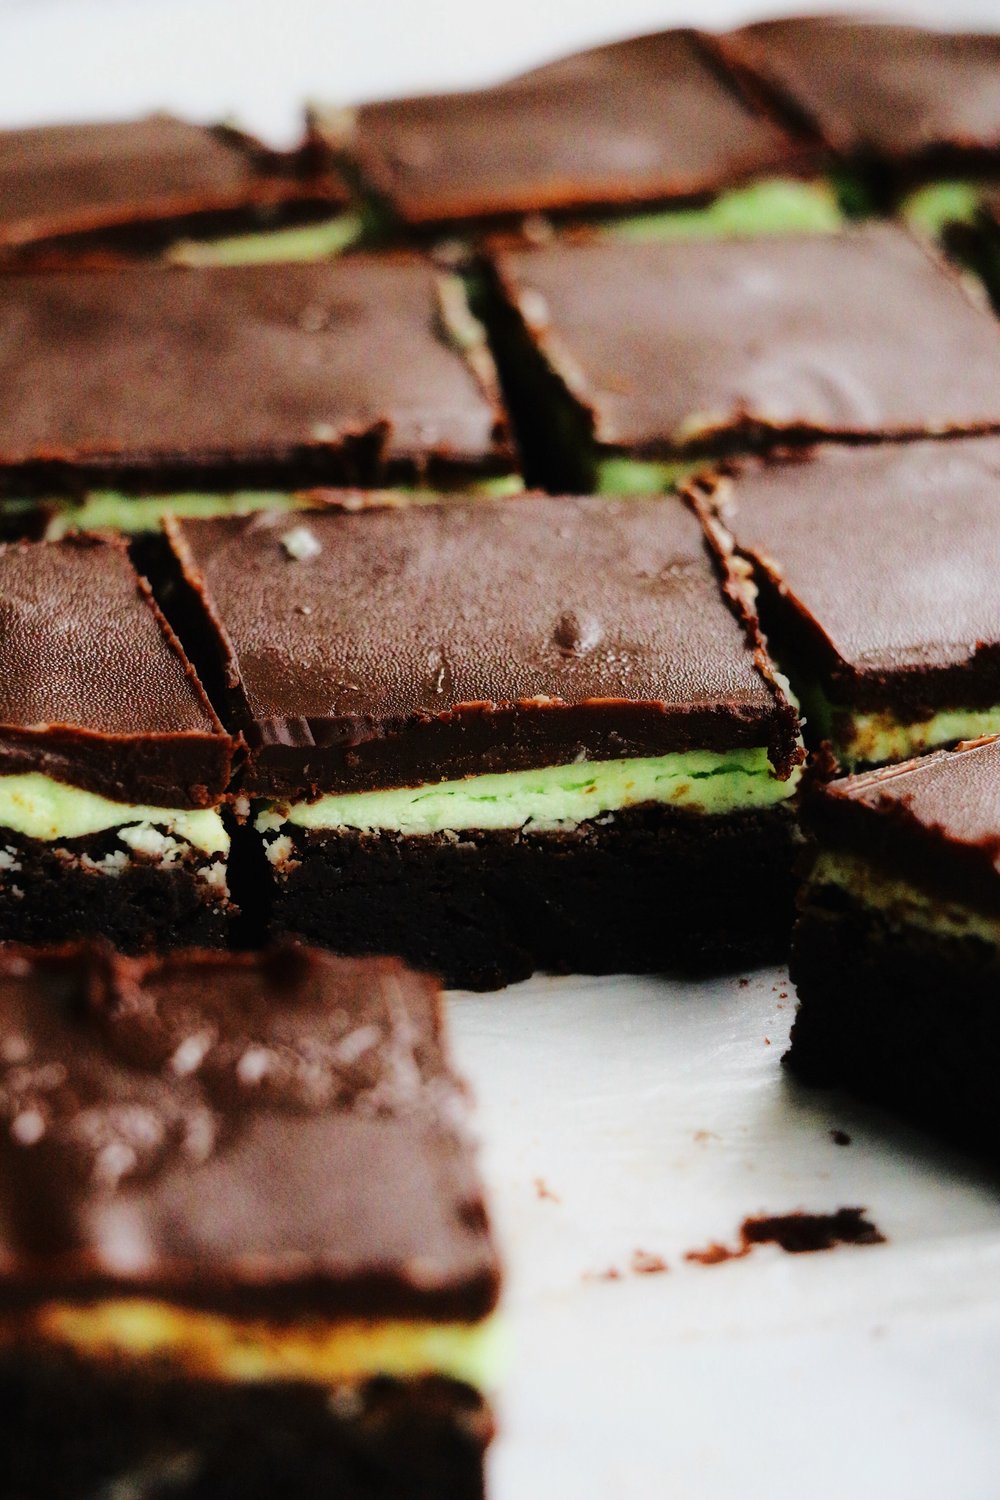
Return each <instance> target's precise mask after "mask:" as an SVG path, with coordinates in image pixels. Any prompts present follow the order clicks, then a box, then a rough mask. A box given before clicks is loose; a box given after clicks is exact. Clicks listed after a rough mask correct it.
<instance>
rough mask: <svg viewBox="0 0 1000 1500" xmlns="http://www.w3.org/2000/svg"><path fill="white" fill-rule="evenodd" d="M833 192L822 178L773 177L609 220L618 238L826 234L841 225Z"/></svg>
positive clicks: (611, 231) (700, 237)
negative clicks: (689, 203) (692, 203)
mask: <svg viewBox="0 0 1000 1500" xmlns="http://www.w3.org/2000/svg"><path fill="white" fill-rule="evenodd" d="M843 224H844V218H843V215H842V213H841V211H840V209H839V207H838V205H837V198H836V195H835V193H834V191H833V189H832V188H831V186H830V185H829V183H827V182H825V181H818V182H798V181H795V180H794V179H790V178H783V177H777V178H772V179H770V180H768V181H764V182H754V183H751V184H750V186H749V187H742V188H733V189H731V190H730V191H729V192H727V193H722V194H720V196H719V197H718V198H715V199H713V200H712V202H711V203H705V204H702V205H700V206H699V207H696V208H675V209H671V208H665V209H659V210H657V211H656V212H655V213H649V214H636V215H634V216H630V217H629V218H625V219H616V220H613V221H612V222H611V223H610V224H609V225H608V226H607V231H606V232H607V233H608V234H611V235H614V236H615V237H620V238H623V239H711V238H716V237H719V238H724V237H726V236H729V235H743V234H829V233H832V232H834V231H836V230H838V229H842V228H843Z"/></svg>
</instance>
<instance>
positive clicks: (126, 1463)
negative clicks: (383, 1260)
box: [0, 1336, 493, 1500]
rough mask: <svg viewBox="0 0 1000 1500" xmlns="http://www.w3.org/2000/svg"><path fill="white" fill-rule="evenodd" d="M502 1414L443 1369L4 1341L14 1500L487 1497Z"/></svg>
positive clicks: (1, 1412) (3, 1418)
mask: <svg viewBox="0 0 1000 1500" xmlns="http://www.w3.org/2000/svg"><path fill="white" fill-rule="evenodd" d="M492 1429H493V1423H492V1419H491V1417H490V1414H489V1411H488V1409H487V1407H486V1404H485V1402H484V1401H483V1399H482V1398H481V1397H480V1396H478V1395H477V1394H476V1393H475V1392H474V1391H472V1390H471V1389H470V1388H469V1387H468V1386H464V1385H459V1384H458V1383H457V1382H455V1381H450V1380H443V1379H438V1378H433V1377H430V1378H425V1379H421V1380H406V1381H391V1380H371V1381H367V1382H364V1383H362V1384H360V1385H349V1386H342V1387H334V1388H333V1389H332V1390H328V1389H326V1388H324V1387H323V1386H322V1385H310V1384H307V1383H304V1382H301V1383H296V1382H295V1381H291V1380H288V1381H277V1380H269V1381H229V1382H227V1381H212V1380H200V1381H191V1380H185V1379H184V1378H183V1377H179V1376H177V1375H176V1374H169V1373H166V1372H164V1371H162V1370H158V1369H157V1368H156V1367H155V1365H154V1366H153V1367H152V1368H150V1367H145V1368H142V1367H139V1368H137V1367H136V1365H135V1364H133V1363H126V1362H124V1361H121V1362H112V1361H110V1360H105V1361H102V1364H101V1365H100V1366H97V1367H95V1365H94V1363H93V1362H88V1361H86V1360H80V1359H74V1358H73V1357H72V1356H70V1355H67V1354H66V1353H65V1352H64V1351H61V1350H59V1349H56V1348H52V1347H48V1346H46V1345H45V1344H44V1343H43V1342H42V1341H41V1340H39V1339H38V1337H37V1336H36V1337H34V1338H28V1339H26V1341H25V1344H24V1345H15V1346H13V1347H11V1348H8V1349H0V1447H2V1449H3V1451H4V1453H5V1454H6V1471H5V1480H4V1482H5V1484H6V1485H7V1492H8V1494H9V1495H10V1496H11V1497H12V1500H14V1497H16V1500H97V1497H99V1496H106V1495H112V1494H115V1495H118V1494H121V1495H126V1494H127V1495H135V1496H137V1497H138V1496H141V1497H142V1500H272V1497H273V1496H275V1495H281V1496H282V1500H318V1497H320V1496H328V1497H330V1500H445V1497H447V1500H483V1493H484V1491H483V1477H482V1465H483V1453H484V1450H485V1448H486V1445H487V1444H488V1442H489V1440H490V1437H491V1435H492Z"/></svg>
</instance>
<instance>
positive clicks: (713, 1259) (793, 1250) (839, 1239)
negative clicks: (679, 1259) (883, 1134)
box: [684, 1131, 885, 1266]
mask: <svg viewBox="0 0 1000 1500" xmlns="http://www.w3.org/2000/svg"><path fill="white" fill-rule="evenodd" d="M840 1133H841V1134H843V1132H842V1131H841V1132H840ZM847 1140H848V1141H849V1140H850V1137H848V1138H847ZM845 1144H846V1142H845ZM864 1214H865V1211H864V1209H863V1208H838V1209H837V1210H836V1212H835V1213H832V1214H807V1213H802V1212H801V1211H799V1212H796V1213H791V1214H775V1215H761V1216H760V1217H758V1218H750V1219H744V1220H743V1223H742V1224H741V1225H740V1243H739V1246H738V1247H736V1248H730V1247H729V1246H727V1245H720V1244H719V1243H718V1242H717V1241H713V1242H712V1243H711V1244H709V1245H706V1246H705V1248H704V1249H703V1250H688V1251H686V1252H685V1255H684V1259H685V1260H689V1261H694V1262H695V1263H696V1264H697V1265H700V1266H717V1265H720V1264H721V1263H722V1262H723V1261H727V1260H742V1259H743V1257H744V1256H745V1255H749V1254H750V1251H751V1250H752V1249H753V1248H754V1246H755V1245H777V1246H778V1248H779V1249H780V1250H784V1251H786V1252H787V1254H789V1255H804V1254H807V1253H809V1252H811V1251H814V1250H832V1249H833V1248H834V1247H835V1246H836V1245H884V1244H885V1235H884V1234H882V1233H881V1231H880V1230H879V1229H878V1228H877V1227H876V1225H874V1224H873V1223H872V1222H871V1220H870V1219H866V1218H865V1216H864Z"/></svg>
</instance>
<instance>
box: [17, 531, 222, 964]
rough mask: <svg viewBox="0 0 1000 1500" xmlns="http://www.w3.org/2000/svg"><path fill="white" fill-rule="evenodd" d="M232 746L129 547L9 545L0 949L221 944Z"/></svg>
mask: <svg viewBox="0 0 1000 1500" xmlns="http://www.w3.org/2000/svg"><path fill="white" fill-rule="evenodd" d="M232 749H233V745H232V741H231V739H230V737H229V735H228V734H226V733H225V731H224V730H223V728H222V726H221V724H220V723H219V720H218V719H217V718H216V716H215V714H214V713H213V711H212V709H211V707H210V705H209V702H208V699H207V698H206V697H205V694H204V692H203V691H202V688H201V684H200V683H199V681H198V679H197V677H196V675H195V673H194V670H193V668H192V667H191V665H190V663H189V662H188V660H187V658H186V657H185V655H184V653H183V651H182V650H181V648H180V646H179V645H178V643H177V640H176V639H175V637H174V636H173V634H172V633H171V631H170V630H169V628H168V627H167V625H166V623H165V621H164V620H163V617H162V616H161V614H160V612H159V610H158V609H157V607H156V605H155V604H154V603H153V600H152V597H151V595H150V592H149V588H148V585H147V584H146V583H145V580H143V579H141V578H140V577H138V576H137V574H136V573H135V572H134V571H133V569H132V566H131V564H130V562H129V560H128V555H127V553H126V552H125V550H124V547H123V546H121V545H120V544H116V543H113V542H100V541H96V540H93V539H90V540H83V539H80V540H76V541H66V542H62V543H51V544H49V543H18V544H8V545H6V546H3V547H0V941H7V940H11V939H16V940H20V941H24V942H56V941H63V940H65V939H68V938H72V937H77V936H85V937H86V936H94V935H96V934H103V935H104V936H106V937H108V938H110V939H112V941H113V942H114V943H115V944H116V945H117V946H118V947H119V948H121V949H123V950H125V951H137V950H138V951H142V950H145V949H150V948H161V947H171V946H175V945H180V944H185V943H192V942H197V943H203V944H212V943H221V942H223V941H224V940H225V938H226V935H227V930H228V922H229V917H230V915H231V912H232V907H231V902H230V899H229V888H228V877H227V858H228V853H229V834H228V832H227V830H226V827H225V825H224V823H223V820H222V816H221V811H220V804H221V802H222V799H223V798H224V796H225V793H226V788H227V785H228V781H229V776H230V767H231V759H232Z"/></svg>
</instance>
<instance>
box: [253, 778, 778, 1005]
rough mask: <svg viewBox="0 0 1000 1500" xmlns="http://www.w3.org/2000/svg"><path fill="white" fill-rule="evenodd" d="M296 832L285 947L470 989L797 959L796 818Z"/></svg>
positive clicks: (666, 811)
mask: <svg viewBox="0 0 1000 1500" xmlns="http://www.w3.org/2000/svg"><path fill="white" fill-rule="evenodd" d="M286 832H287V833H288V834H289V835H290V837H291V851H290V853H289V855H288V859H287V860H286V862H285V864H284V865H283V866H279V867H278V868H277V869H276V870H275V869H270V868H269V870H268V872H267V873H268V874H269V875H270V878H271V879H272V880H273V881H274V890H273V894H272V899H271V910H270V925H271V927H272V929H273V930H274V931H275V932H276V933H293V934H296V935H299V936H302V937H305V938H306V939H307V940H308V941H310V942H314V943H319V944H322V945H324V946H326V947H330V948H332V949H334V950H336V951H340V952H347V953H373V952H379V951H381V950H382V949H384V948H385V947H391V948H392V949H393V950H394V951H396V952H399V953H402V954H404V955H405V956H406V957H407V958H408V960H409V961H410V962H411V963H415V964H417V965H419V966H420V967H424V968H430V969H433V970H435V971H436V972H438V973H440V974H441V975H442V976H443V978H444V980H445V982H446V983H447V984H449V985H455V986H459V987H461V988H466V989H476V990H493V989H499V988H501V987H502V986H503V985H506V984H512V983H514V982H515V981H516V980H519V979H526V978H527V977H528V975H529V974H531V973H532V972H533V971H534V970H536V969H548V970H554V971H557V972H562V973H577V974H616V973H648V972H672V973H681V974H691V973H696V974H697V973H721V972H723V971H725V970H727V969H736V968H740V967H747V966H750V965H753V964H759V963H769V962H774V961H776V960H778V959H779V958H781V957H783V956H784V954H785V951H786V948H787V943H788V932H789V927H790V924H791V915H792V898H793V890H794V883H793V880H792V865H793V858H794V855H795V852H796V848H797V842H796V830H795V821H794V817H793V814H792V812H791V811H790V809H789V808H788V807H786V806H778V807H772V808H769V809H766V810H763V811H746V812H736V813H723V814H716V815H712V816H705V815H702V814H700V813H696V812H691V811H689V810H687V809H679V808H663V807H649V806H646V807H634V808H629V809H627V810H626V811H624V812H619V813H615V814H614V816H613V817H610V818H606V819H603V818H602V819H598V820H596V821H594V822H590V823H584V824H581V825H580V826H579V827H577V828H575V829H573V830H571V831H567V832H538V833H521V832H513V831H512V832H490V833H477V832H469V833H462V834H460V835H459V836H458V837H457V838H456V836H455V835H454V834H451V835H449V834H429V835H428V834H422V835H420V836H418V837H400V836H398V835H396V834H391V833H380V834H364V833H356V832H353V831H351V830H341V831H337V832H330V833H320V832H314V831H309V832H306V831H304V830H302V829H296V828H291V827H289V828H287V829H286ZM261 865H262V867H263V857H262V858H261ZM260 878H261V881H262V882H263V880H264V878H265V873H264V871H263V868H262V873H261V877H260Z"/></svg>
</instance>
